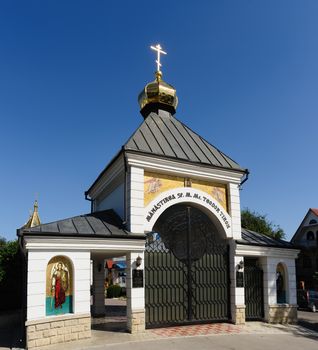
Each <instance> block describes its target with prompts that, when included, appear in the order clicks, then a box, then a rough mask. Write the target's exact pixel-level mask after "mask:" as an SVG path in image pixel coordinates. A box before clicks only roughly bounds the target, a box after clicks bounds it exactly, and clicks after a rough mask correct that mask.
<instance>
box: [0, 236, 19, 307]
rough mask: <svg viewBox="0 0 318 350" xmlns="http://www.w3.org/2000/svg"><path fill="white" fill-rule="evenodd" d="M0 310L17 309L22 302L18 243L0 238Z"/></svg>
mask: <svg viewBox="0 0 318 350" xmlns="http://www.w3.org/2000/svg"><path fill="white" fill-rule="evenodd" d="M0 295H1V298H0V310H9V309H17V308H19V307H20V306H21V300H22V259H21V255H20V252H19V244H18V241H17V240H15V241H6V240H5V239H4V238H2V237H0Z"/></svg>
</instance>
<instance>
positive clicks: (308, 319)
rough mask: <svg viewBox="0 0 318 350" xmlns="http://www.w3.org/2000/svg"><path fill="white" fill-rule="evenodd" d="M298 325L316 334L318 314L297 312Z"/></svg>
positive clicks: (303, 311)
mask: <svg viewBox="0 0 318 350" xmlns="http://www.w3.org/2000/svg"><path fill="white" fill-rule="evenodd" d="M298 324H300V325H301V326H303V327H306V328H308V329H311V330H313V331H316V332H318V312H311V311H305V310H298Z"/></svg>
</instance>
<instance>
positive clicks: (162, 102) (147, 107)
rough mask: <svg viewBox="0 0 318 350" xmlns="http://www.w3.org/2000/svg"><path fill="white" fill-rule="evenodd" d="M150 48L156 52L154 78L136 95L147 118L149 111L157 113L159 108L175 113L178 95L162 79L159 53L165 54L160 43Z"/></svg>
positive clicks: (141, 111)
mask: <svg viewBox="0 0 318 350" xmlns="http://www.w3.org/2000/svg"><path fill="white" fill-rule="evenodd" d="M150 48H151V49H152V50H154V51H155V52H157V60H156V63H157V70H156V72H155V76H156V79H155V80H154V81H152V82H151V83H149V84H147V85H146V86H145V88H144V89H143V91H142V92H141V93H140V94H139V96H138V102H139V105H140V113H141V114H142V115H143V117H144V118H147V116H148V115H149V113H150V112H156V113H158V111H159V110H163V111H166V112H169V113H170V114H172V115H173V114H175V113H176V108H177V105H178V97H177V92H176V89H175V88H174V87H173V86H171V85H170V84H167V83H166V82H165V81H163V80H162V72H161V66H162V64H161V60H160V58H161V55H166V54H167V52H165V51H164V50H163V49H162V47H161V45H160V44H157V45H156V46H153V45H152V46H150Z"/></svg>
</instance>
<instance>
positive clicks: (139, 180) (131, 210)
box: [127, 166, 144, 233]
mask: <svg viewBox="0 0 318 350" xmlns="http://www.w3.org/2000/svg"><path fill="white" fill-rule="evenodd" d="M127 212H128V228H129V231H130V232H133V233H143V232H144V169H143V168H139V167H136V166H130V167H129V174H128V183H127Z"/></svg>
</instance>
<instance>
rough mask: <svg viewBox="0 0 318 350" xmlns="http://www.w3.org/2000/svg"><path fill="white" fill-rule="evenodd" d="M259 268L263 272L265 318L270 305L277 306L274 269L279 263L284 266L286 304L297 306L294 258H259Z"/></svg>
mask: <svg viewBox="0 0 318 350" xmlns="http://www.w3.org/2000/svg"><path fill="white" fill-rule="evenodd" d="M259 262H260V265H261V268H262V269H263V272H264V275H263V276H264V277H263V278H264V279H263V282H264V311H265V317H266V316H267V315H268V308H269V306H270V305H277V294H276V268H277V265H278V264H279V263H281V264H282V265H283V266H284V270H285V271H284V272H285V279H286V280H285V282H284V283H285V287H286V303H287V304H289V305H296V304H297V291H296V269H295V258H285V257H282V258H279V257H265V256H263V257H260V259H259Z"/></svg>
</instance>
